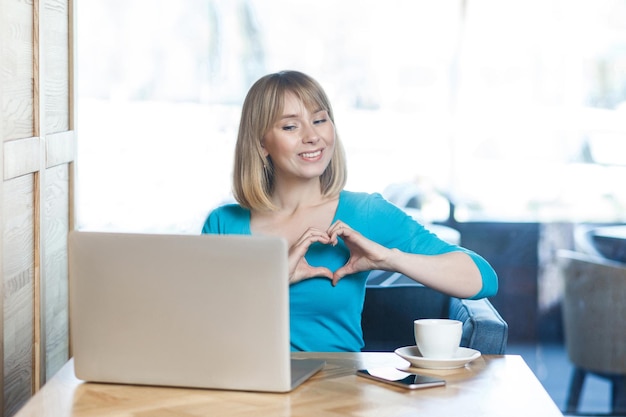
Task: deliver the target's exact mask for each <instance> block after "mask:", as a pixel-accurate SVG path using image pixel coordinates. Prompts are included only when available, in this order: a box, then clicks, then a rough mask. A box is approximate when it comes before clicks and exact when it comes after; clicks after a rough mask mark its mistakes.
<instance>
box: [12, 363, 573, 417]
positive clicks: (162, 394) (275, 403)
mask: <svg viewBox="0 0 626 417" xmlns="http://www.w3.org/2000/svg"><path fill="white" fill-rule="evenodd" d="M296 356H298V357H303V358H306V357H312V358H321V359H324V360H325V361H326V366H325V367H324V369H323V370H322V371H321V372H320V373H318V374H316V375H314V376H313V377H312V378H311V379H310V380H308V381H306V382H305V383H304V384H303V385H302V386H300V387H298V388H296V389H295V390H294V391H292V392H290V393H287V394H275V393H270V394H268V393H256V392H236V391H220V390H206V389H182V388H164V387H150V386H130V385H115V384H95V383H83V382H82V381H79V380H78V379H76V377H75V376H74V373H73V362H71V361H70V362H68V363H67V365H65V366H64V367H63V368H62V369H61V371H60V372H59V373H58V374H57V375H56V376H55V377H54V378H53V379H52V380H51V381H50V382H49V383H48V384H46V385H45V386H44V387H43V389H42V390H41V392H39V393H38V394H37V395H36V396H35V397H33V399H32V400H31V401H29V403H28V404H27V405H26V406H25V407H24V408H23V409H22V410H20V412H19V413H18V414H17V416H16V417H29V416H40V415H43V413H44V411H45V412H47V413H48V414H49V415H54V416H55V417H70V416H72V417H96V416H103V417H104V416H106V417H116V416H119V417H122V416H124V417H127V416H137V417H139V416H163V417H165V416H187V417H192V416H197V417H200V416H220V417H229V416H233V417H234V416H237V417H244V416H254V417H256V416H301V417H307V416H311V417H312V416H329V417H335V416H336V417H340V416H341V417H346V416H354V417H380V416H420V417H444V416H445V417H450V416H464V417H472V416H480V417H490V416H497V417H500V416H511V417H517V416H519V417H522V416H523V417H527V416H542V417H556V416H561V415H562V414H561V412H560V411H559V409H558V408H557V406H556V404H554V402H553V401H552V399H551V398H550V396H549V395H548V393H547V392H546V391H545V389H544V388H543V387H542V385H541V383H540V382H539V380H537V378H536V377H535V376H534V374H533V373H532V371H531V370H530V369H529V368H528V366H527V365H526V364H525V363H524V361H523V360H522V358H521V357H519V356H491V355H488V356H484V357H481V358H479V359H477V360H475V361H474V362H472V364H470V365H469V366H467V367H465V368H460V369H455V370H448V371H430V370H419V372H420V373H423V374H426V375H434V376H438V377H440V378H443V379H445V380H446V386H445V387H438V388H431V389H424V390H415V391H407V390H405V389H403V388H395V387H392V386H390V385H387V384H383V383H379V382H376V381H370V380H367V379H365V378H361V377H358V376H356V375H355V372H356V370H357V369H360V368H368V367H377V366H392V367H405V366H407V365H408V362H405V361H404V360H402V359H400V358H399V357H398V356H397V355H395V354H393V353H299V354H297V355H296ZM234 360H236V359H234Z"/></svg>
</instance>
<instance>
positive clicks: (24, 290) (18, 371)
mask: <svg viewBox="0 0 626 417" xmlns="http://www.w3.org/2000/svg"><path fill="white" fill-rule="evenodd" d="M33 178H34V176H33V175H25V176H21V177H18V178H16V179H13V180H10V181H5V182H4V184H3V199H2V203H3V219H2V230H3V236H2V239H3V242H2V243H3V249H4V253H3V254H2V261H3V268H2V272H3V300H4V332H3V338H4V341H3V342H4V381H5V382H4V412H5V415H11V414H12V413H13V412H14V411H15V410H16V409H17V408H19V407H20V406H21V405H22V404H23V403H24V402H25V401H26V400H28V398H29V397H30V396H31V395H32V392H33V369H32V368H33V335H34V299H33V294H34V270H35V263H34V257H35V255H34V247H33V242H34V233H35V232H34V223H33V221H34V205H33V201H34V194H33V193H34V191H33V189H34V186H33V181H34V179H33Z"/></svg>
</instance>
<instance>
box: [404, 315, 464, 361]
mask: <svg viewBox="0 0 626 417" xmlns="http://www.w3.org/2000/svg"><path fill="white" fill-rule="evenodd" d="M413 325H414V328H415V343H416V344H417V348H418V349H419V351H420V354H421V355H422V357H424V358H432V359H450V358H453V357H454V355H455V354H456V352H457V350H458V349H459V345H460V344H461V335H462V333H463V323H461V322H460V321H458V320H450V319H420V320H415V321H414V322H413Z"/></svg>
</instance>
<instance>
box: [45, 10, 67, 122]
mask: <svg viewBox="0 0 626 417" xmlns="http://www.w3.org/2000/svg"><path fill="white" fill-rule="evenodd" d="M42 4H43V8H40V13H41V16H40V18H41V19H42V20H43V23H44V25H43V31H44V33H43V36H42V39H41V42H42V45H41V46H42V47H43V50H42V53H43V59H44V71H45V77H43V83H44V84H43V87H44V94H45V108H44V112H45V133H46V134H49V133H57V132H64V131H67V130H69V128H70V127H69V123H70V116H69V97H70V96H69V93H70V90H69V42H68V35H69V19H68V0H45V1H43V2H42Z"/></svg>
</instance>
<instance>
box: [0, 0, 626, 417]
mask: <svg viewBox="0 0 626 417" xmlns="http://www.w3.org/2000/svg"><path fill="white" fill-rule="evenodd" d="M0 21H1V23H2V29H1V31H2V32H1V33H2V41H1V44H0V46H1V47H2V48H1V49H0V53H1V57H2V64H0V69H1V70H2V73H1V74H0V76H2V85H0V100H1V103H2V108H1V111H2V124H0V132H1V133H2V140H3V151H2V160H3V162H2V163H3V170H4V185H3V186H2V188H0V194H1V195H2V197H3V200H4V206H3V209H2V211H1V212H0V214H1V215H2V220H3V225H2V227H3V232H4V240H3V243H2V244H1V245H0V255H1V256H2V260H3V265H4V269H3V272H2V273H3V284H2V293H3V298H4V301H3V319H2V323H3V329H4V332H3V348H2V352H3V366H2V368H1V370H2V381H3V382H2V384H1V385H0V386H2V388H3V392H4V397H3V402H2V405H3V406H2V413H3V415H4V416H13V415H17V416H21V417H24V416H35V415H45V413H44V409H47V410H50V408H49V407H50V404H51V403H50V402H48V401H52V404H56V405H55V406H59V405H58V404H61V406H59V407H61V408H60V409H59V410H58V411H59V412H58V413H57V414H55V415H59V416H61V415H67V416H70V415H72V416H83V415H85V416H87V415H89V416H91V415H150V414H151V412H152V415H164V416H165V415H172V416H173V415H189V416H191V415H207V414H206V413H212V412H213V413H215V412H218V413H219V414H220V415H238V416H240V415H246V413H249V412H252V411H255V410H256V414H255V415H308V413H312V412H313V411H312V410H313V408H312V405H311V404H312V403H313V402H315V401H317V402H320V403H321V402H324V403H326V402H327V403H326V404H327V408H326V409H323V410H321V411H320V409H316V412H317V413H322V414H323V415H359V416H365V415H413V414H414V413H415V412H417V411H420V410H421V411H423V413H422V414H421V415H451V414H446V413H450V412H453V413H454V412H458V413H459V414H458V415H500V416H505V415H546V416H549V415H567V416H569V415H572V416H573V415H594V416H595V415H626V324H625V323H626V322H625V321H624V320H623V317H624V316H625V315H626V187H624V179H625V178H626V25H624V24H623V23H624V22H626V0H577V1H575V2H563V1H558V0H542V1H538V0H534V1H530V2H519V1H512V0H504V1H502V0H449V1H443V2H433V1H426V0H417V1H416V0H390V1H386V2H374V1H371V0H365V1H363V0H360V1H354V0H342V1H327V0H322V1H320V0H315V1H313V0H299V1H297V2H293V1H289V0H236V1H226V0H179V1H176V2H169V1H163V0H157V1H154V0H151V1H146V0H90V1H89V2H86V1H80V0H38V1H34V2H21V1H15V0H0ZM283 69H294V70H299V71H302V72H305V73H307V74H309V75H311V76H313V77H314V78H316V79H317V80H318V81H319V82H320V84H321V85H322V86H324V88H325V90H326V92H327V93H328V95H329V97H330V100H331V102H332V103H333V110H334V113H335V119H336V120H335V122H336V123H335V125H336V128H337V132H338V134H339V135H340V136H341V140H342V142H343V144H344V146H345V150H346V155H347V160H348V183H347V186H346V189H348V190H351V191H364V192H369V193H380V194H382V195H383V196H384V197H385V198H386V199H388V200H389V201H390V202H392V203H393V204H395V205H397V206H398V207H400V208H401V209H402V210H404V211H405V212H406V213H407V214H409V215H411V216H412V217H414V218H415V219H416V220H418V221H419V222H421V223H422V224H424V225H425V226H426V227H427V228H428V229H429V230H431V231H432V232H433V233H435V234H437V235H438V236H439V237H440V238H441V239H443V240H445V241H447V242H449V243H453V244H458V245H461V246H463V247H465V248H468V249H471V250H473V251H475V252H477V253H479V254H480V255H482V256H483V257H484V258H485V259H486V260H487V261H488V262H489V263H490V264H491V265H492V266H493V267H494V269H495V271H496V272H497V274H498V279H499V290H498V293H497V294H496V295H495V296H493V297H490V298H489V299H484V300H459V299H456V298H454V297H447V296H446V297H443V296H442V295H441V294H438V293H435V292H434V291H430V290H429V289H427V288H424V287H422V286H420V285H417V284H416V283H415V282H413V281H412V280H410V279H408V278H407V277H404V276H402V275H401V274H397V273H387V272H383V271H375V272H373V273H372V274H371V275H370V278H369V281H368V286H367V293H366V304H365V306H364V313H363V331H364V337H365V342H366V346H365V348H364V352H362V353H361V355H363V356H362V357H361V356H358V357H356V356H355V357H352V356H351V357H340V356H333V355H330V354H326V355H320V356H321V358H322V359H324V360H325V361H326V364H327V365H326V368H324V370H323V371H322V373H321V376H318V377H315V376H314V377H313V379H312V380H311V381H308V382H305V383H304V384H303V385H302V386H301V387H299V388H296V389H295V390H294V391H293V393H291V394H289V395H288V396H285V395H283V394H280V395H278V394H271V395H270V396H269V397H268V394H264V396H258V397H257V396H255V397H251V396H250V397H243V396H237V395H238V394H236V393H231V392H227V391H217V392H216V393H215V396H214V397H210V398H207V397H205V394H204V392H203V391H204V390H180V391H173V390H169V391H166V390H161V391H148V390H147V389H146V390H145V391H132V392H131V391H128V390H125V391H122V390H121V389H119V388H118V387H117V386H116V385H115V384H111V385H107V384H92V383H86V384H85V383H81V381H78V380H77V379H76V378H75V376H74V375H73V373H72V372H71V368H68V366H71V364H72V362H71V358H72V346H71V343H70V340H71V335H70V322H69V314H70V312H69V311H68V310H69V307H68V268H67V258H68V253H67V251H68V249H67V246H66V239H67V234H68V232H69V231H70V230H85V231H104V232H121V233H151V234H183V235H190V234H191V235H193V234H199V233H200V230H201V228H202V225H203V223H204V220H205V219H206V216H207V214H208V213H209V212H210V211H211V210H212V209H213V208H215V207H217V206H219V205H221V204H224V203H226V202H231V201H232V195H231V192H230V189H231V173H232V154H233V151H234V145H235V140H236V137H237V128H238V124H239V116H240V112H241V105H242V102H243V98H244V96H245V94H246V92H247V90H248V88H249V87H250V85H251V84H252V83H253V82H254V81H255V80H257V79H258V78H260V77H261V76H263V75H265V74H267V73H270V72H276V71H279V70H283ZM109 162H111V163H109ZM33 242H34V243H33ZM426 309H430V310H428V312H426ZM431 310H432V311H431ZM422 316H424V317H427V316H438V317H441V318H444V317H445V318H455V319H458V320H461V321H463V323H464V327H463V329H464V330H463V332H464V333H463V340H462V342H461V345H462V346H465V347H467V348H472V349H475V350H477V351H479V352H481V353H482V357H481V358H480V359H478V360H475V361H473V362H472V363H468V364H464V367H462V371H463V372H465V374H463V375H460V371H459V372H456V373H455V372H453V371H449V370H448V371H445V372H444V371H441V372H439V373H435V376H439V377H443V378H449V379H448V380H447V383H448V387H447V389H448V393H446V394H439V393H438V391H437V390H441V389H442V388H431V389H428V390H423V392H419V393H417V392H411V393H410V395H409V393H406V392H402V391H400V390H397V389H396V390H397V391H394V389H395V388H387V387H385V386H384V385H382V384H381V386H380V387H379V386H377V385H375V383H370V381H360V380H359V381H358V386H359V390H360V391H358V392H357V393H355V392H354V391H355V388H354V383H355V382H356V381H354V378H353V373H354V372H348V371H347V370H346V369H345V367H346V366H347V367H348V368H349V367H350V366H352V365H351V364H352V363H353V362H355V361H363V363H379V362H381V361H382V359H381V358H383V356H373V355H376V354H379V353H380V352H386V356H384V358H385V360H389V361H390V363H398V364H400V363H402V360H401V359H400V358H399V357H398V355H393V353H391V352H394V350H395V349H396V348H400V347H402V346H407V345H410V344H415V341H414V339H413V337H414V336H413V333H412V327H411V326H412V323H413V320H414V319H417V318H421V317H422ZM433 318H434V317H433ZM390 322H392V323H399V322H403V323H405V326H404V327H403V326H394V325H390V324H389V323H390ZM407 325H408V326H409V330H407ZM467 328H469V329H470V330H469V331H468V330H467ZM411 340H413V341H411ZM370 355H371V356H370ZM303 357H306V355H305V356H303ZM483 358H484V360H483ZM500 359H502V360H506V361H511V362H502V363H500V362H498V360H500ZM518 360H519V362H517V361H518ZM398 361H399V362H398ZM68 364H69V365H68ZM329 364H330V366H329ZM518 366H519V367H520V368H521V371H520V372H522V373H520V374H519V375H515V374H511V373H510V372H513V370H516V368H517V367H518ZM349 370H350V371H352V370H353V369H352V368H350V369H349ZM525 371H528V372H527V373H524V372H525ZM470 374H471V375H470ZM468 375H469V376H468ZM481 375H482V376H481ZM316 378H318V379H316ZM468 378H469V379H468ZM471 378H474V379H471ZM508 379H516V380H519V381H526V380H528V381H529V382H528V386H525V385H522V382H519V383H518V385H510V386H509V385H507V384H508ZM468 381H469V382H468ZM316 383H317V384H318V385H315V384H316ZM500 383H501V387H500V388H497V387H496V386H497V385H499V384H500ZM472 384H475V385H472ZM50 386H52V387H50ZM361 386H363V387H361ZM453 387H454V389H455V391H454V392H453V393H450V391H452V390H450V388H453ZM509 388H510V389H509ZM498 389H500V390H498ZM481 390H484V392H485V393H486V394H485V396H483V397H481V398H483V400H481V401H479V402H482V403H485V402H488V403H490V405H489V407H492V408H489V407H488V406H487V405H486V404H482V405H475V402H476V401H477V400H476V397H477V396H478V395H479V394H480V391H481ZM419 391H422V390H419ZM299 392H301V393H302V394H301V395H299V396H298V397H296V396H295V395H298V393H299ZM429 392H430V393H431V397H429V401H428V402H423V404H422V400H425V399H426V396H428V395H429V394H428V393H429ZM432 393H434V394H432ZM537 393H538V394H537ZM413 394H416V395H420V396H419V397H417V396H416V395H413ZM472 394H473V396H472ZM239 395H241V394H239ZM480 395H482V394H480ZM500 395H502V397H501V398H499V396H500ZM508 395H511V398H512V399H511V401H519V402H520V403H525V404H523V406H525V407H530V408H523V406H522V405H520V408H519V409H516V408H515V407H514V406H512V405H511V404H507V401H509V400H508V398H509V397H508ZM524 395H528V398H535V399H536V400H530V399H528V400H525V398H526V397H525V396H524ZM537 395H538V396H537ZM311 396H312V397H311ZM303 397H306V398H305V399H303ZM357 397H358V399H357V400H355V399H354V398H357ZM466 397H467V399H466ZM311 398H312V399H313V400H311ZM348 398H349V399H350V400H348ZM374 398H379V399H380V401H378V402H377V400H375V399H374ZM472 398H474V400H472ZM537 398H538V399H537ZM305 400H306V402H303V401H305ZM448 400H450V401H448ZM383 402H384V403H386V404H397V406H396V408H395V409H388V408H380V407H382V406H381V405H380V404H379V403H383ZM455 402H456V403H457V406H458V407H463V411H464V413H463V414H461V411H460V409H456V411H451V410H454V409H451V408H447V407H449V405H448V403H450V404H454V403H455ZM217 404H219V407H218V405H217ZM244 404H246V405H247V408H246V407H244ZM157 406H158V407H157ZM107 407H109V408H107ZM151 407H154V408H151ZM194 407H195V408H194ZM215 407H217V408H215ZM263 407H265V408H263ZM387 407H389V406H388V405H387ZM420 407H422V408H420ZM481 407H485V408H481ZM532 407H534V408H532ZM61 409H62V411H61ZM416 410H417V411H416ZM498 410H499V412H498ZM98 413H103V414H98ZM114 413H118V414H114ZM124 413H127V414H124ZM142 413H146V414H142ZM158 413H161V414H158ZM203 413H204V414H203ZM385 413H387V414H385ZM452 415H454V414H452Z"/></svg>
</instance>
